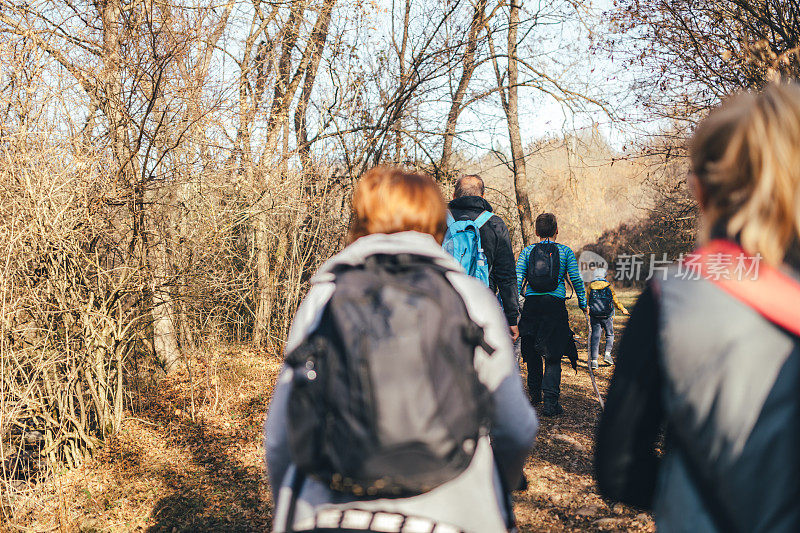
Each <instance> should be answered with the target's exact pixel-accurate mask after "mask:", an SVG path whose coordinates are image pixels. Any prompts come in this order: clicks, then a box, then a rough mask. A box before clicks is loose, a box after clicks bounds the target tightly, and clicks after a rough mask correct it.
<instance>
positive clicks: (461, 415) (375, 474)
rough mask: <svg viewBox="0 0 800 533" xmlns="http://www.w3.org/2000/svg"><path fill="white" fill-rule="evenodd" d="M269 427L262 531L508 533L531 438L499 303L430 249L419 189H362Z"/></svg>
mask: <svg viewBox="0 0 800 533" xmlns="http://www.w3.org/2000/svg"><path fill="white" fill-rule="evenodd" d="M352 210H353V212H352V218H351V221H352V222H351V228H350V244H349V246H347V247H346V248H345V249H344V250H343V251H342V252H340V253H339V254H337V255H336V256H334V257H333V258H331V259H330V260H329V261H327V262H326V263H325V264H324V265H323V266H322V267H321V268H320V269H319V271H318V272H317V273H316V275H315V276H314V277H313V278H312V280H311V283H312V286H311V289H310V290H309V292H308V294H307V296H306V297H305V299H304V300H303V302H302V303H301V305H300V307H299V308H298V310H297V314H296V315H295V319H294V322H293V324H292V328H291V332H290V334H289V339H288V341H287V344H286V360H285V364H284V369H283V371H282V372H281V374H280V377H279V379H278V383H277V385H276V390H275V394H274V396H273V398H272V401H271V403H270V408H269V415H268V417H267V421H266V424H265V439H264V441H265V452H266V463H267V466H268V471H269V479H270V485H271V487H272V495H273V500H274V501H275V502H276V511H275V518H274V531H320V532H322V531H340V532H341V531H387V532H388V531H396V532H398V533H399V532H401V531H428V532H430V531H442V532H444V531H450V532H456V531H464V532H494V531H507V530H508V529H510V528H511V527H513V513H512V512H511V506H510V498H509V489H510V488H515V487H516V486H517V485H518V483H519V481H520V476H521V473H522V465H523V463H524V462H525V459H526V458H527V456H528V452H529V450H530V448H531V446H532V445H533V440H534V438H535V435H536V430H537V421H536V416H535V413H534V411H533V409H532V408H531V406H530V404H529V403H528V401H527V400H526V397H525V393H524V391H523V388H522V383H521V380H520V377H519V372H518V369H517V366H516V359H515V357H514V351H513V348H512V345H511V341H510V338H509V335H508V326H507V324H506V320H505V318H504V316H503V314H502V311H501V309H500V307H499V305H498V302H497V298H495V296H494V295H493V294H492V293H491V292H490V291H489V290H488V289H487V288H486V287H485V286H484V285H483V284H482V283H480V282H479V281H477V280H476V279H474V278H471V277H469V276H468V275H467V274H466V273H465V272H464V271H463V270H462V269H461V267H460V265H459V264H458V263H457V262H456V261H455V260H454V259H453V258H452V257H451V256H450V255H448V254H447V253H446V252H445V251H444V250H443V249H442V247H441V242H442V239H443V237H444V232H445V227H446V224H445V217H446V211H445V203H444V200H443V199H442V195H441V192H440V191H439V188H438V187H437V185H436V184H435V183H434V182H433V180H432V179H431V178H430V177H428V176H425V175H422V174H415V173H408V172H404V171H403V170H400V169H396V168H386V167H378V168H374V169H372V170H370V171H369V172H367V173H366V174H365V175H364V176H363V177H362V178H361V180H360V181H359V183H358V185H357V187H356V189H355V192H354V194H353V201H352Z"/></svg>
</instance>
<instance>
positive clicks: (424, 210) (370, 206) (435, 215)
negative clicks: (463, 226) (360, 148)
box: [350, 167, 447, 244]
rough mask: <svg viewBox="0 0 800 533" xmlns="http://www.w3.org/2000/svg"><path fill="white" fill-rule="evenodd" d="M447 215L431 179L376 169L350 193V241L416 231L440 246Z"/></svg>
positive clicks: (390, 168)
mask: <svg viewBox="0 0 800 533" xmlns="http://www.w3.org/2000/svg"><path fill="white" fill-rule="evenodd" d="M446 216H447V215H446V208H445V203H444V198H443V197H442V192H441V191H440V190H439V187H438V186H437V185H436V183H435V182H434V181H433V179H432V178H431V177H430V176H427V175H425V174H417V173H411V172H405V171H404V170H402V169H399V168H394V167H375V168H373V169H371V170H368V171H367V172H366V173H364V175H363V176H362V177H361V179H360V180H359V182H358V185H356V189H355V191H354V192H353V217H352V223H351V225H350V242H353V241H355V240H356V239H358V238H360V237H363V236H364V235H370V234H372V233H397V232H400V231H419V232H421V233H428V234H430V235H433V237H434V238H435V239H436V241H437V242H439V243H440V244H441V242H442V240H443V239H444V232H445V229H446Z"/></svg>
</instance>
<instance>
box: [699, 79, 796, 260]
mask: <svg viewBox="0 0 800 533" xmlns="http://www.w3.org/2000/svg"><path fill="white" fill-rule="evenodd" d="M689 156H690V158H691V165H692V172H693V173H694V174H695V176H696V177H697V180H698V182H699V183H700V185H701V186H702V189H703V193H704V194H703V196H704V198H703V200H704V205H703V209H704V223H705V228H704V234H703V235H702V238H703V239H704V240H705V239H708V237H709V233H710V232H711V231H714V232H719V233H721V235H715V236H720V237H727V238H730V239H738V240H739V242H740V244H741V245H742V247H743V248H744V249H745V250H747V251H748V253H751V254H755V253H760V254H761V255H762V256H763V257H764V260H765V261H767V262H769V263H772V264H780V263H782V262H783V260H784V258H785V257H786V253H787V251H788V250H789V247H790V246H793V245H795V244H796V243H797V242H798V241H800V87H798V86H797V85H794V84H772V85H769V86H768V87H767V88H766V89H765V90H764V91H762V92H760V93H757V94H753V93H744V94H741V95H739V96H736V97H734V98H732V99H730V100H729V101H727V102H726V103H725V104H723V105H722V106H721V107H719V108H718V109H716V110H714V111H712V112H711V114H709V116H708V117H707V118H706V119H705V120H703V121H702V122H701V123H700V125H699V126H698V127H697V130H696V132H695V134H694V136H693V138H692V140H691V142H690V145H689Z"/></svg>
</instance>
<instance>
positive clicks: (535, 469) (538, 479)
mask: <svg viewBox="0 0 800 533" xmlns="http://www.w3.org/2000/svg"><path fill="white" fill-rule="evenodd" d="M620 296H621V297H622V299H623V302H624V303H625V304H626V305H629V304H631V303H632V301H633V300H634V299H635V297H636V293H635V292H632V291H621V293H620ZM569 305H570V308H571V313H572V314H573V315H574V317H575V320H576V326H577V325H579V324H581V322H580V321H579V316H578V314H577V313H578V310H577V308H575V299H574V298H573V299H572V300H571V301H570V304H569ZM624 323H625V317H618V319H617V320H616V329H617V330H619V329H620V328H621V327H622V325H623V324H624ZM576 331H577V332H579V334H580V335H581V337H582V342H581V345H584V346H585V337H586V331H585V329H584V330H579V329H577V327H576ZM581 357H582V361H581V365H580V367H579V373H578V374H577V375H575V373H574V372H572V370H571V369H570V368H569V366H568V365H567V364H565V365H564V372H563V378H562V399H563V405H564V408H565V410H566V414H565V415H564V416H563V417H561V418H559V419H556V420H551V419H543V420H542V426H541V430H540V433H539V437H538V440H537V446H536V449H535V451H534V453H533V455H532V457H531V459H530V461H529V462H528V464H527V466H526V467H525V473H526V475H527V477H528V479H529V481H530V484H529V487H528V489H527V491H526V492H518V493H515V504H516V505H515V508H516V513H517V518H518V521H519V525H520V530H521V531H523V532H534V531H587V530H604V529H605V530H609V529H610V530H626V531H653V529H654V527H653V523H652V521H651V519H650V518H649V516H647V515H643V514H638V513H637V512H636V511H634V510H631V509H628V508H626V507H623V506H621V505H616V506H612V507H609V505H607V504H606V503H605V502H604V501H603V500H602V499H601V498H600V496H599V495H598V494H597V491H596V488H595V485H594V481H593V479H592V450H593V434H594V429H595V426H596V423H597V420H598V416H599V407H598V405H597V400H596V399H594V393H593V391H592V388H591V383H590V381H589V377H588V374H587V372H586V368H585V350H581ZM279 368H280V359H279V358H278V357H276V356H274V355H269V354H264V353H258V352H254V351H252V350H251V349H248V348H245V347H238V346H228V347H222V348H219V349H217V350H214V351H213V352H212V353H210V354H209V355H208V356H207V357H204V358H197V360H195V361H194V363H193V366H192V369H191V370H192V371H191V373H189V372H182V373H181V374H180V375H179V376H177V377H175V378H165V379H164V380H163V381H160V382H159V383H158V384H156V385H151V386H150V387H149V388H145V389H144V392H143V393H142V395H143V398H144V399H143V401H141V402H139V404H138V407H137V412H136V413H135V415H131V416H130V417H129V418H127V419H126V420H125V422H124V423H123V428H122V430H121V431H120V432H119V433H118V434H117V435H115V436H114V437H113V438H112V439H111V440H110V441H109V442H108V444H107V445H106V446H105V447H104V449H103V450H102V452H101V453H100V454H99V455H98V456H97V457H96V458H95V459H93V460H92V461H91V462H89V463H87V464H86V465H84V466H83V467H81V468H80V469H76V470H72V471H63V472H59V473H56V475H54V476H53V477H52V479H51V480H49V481H48V482H46V483H41V484H39V485H38V486H36V487H24V486H18V487H17V488H16V489H15V500H14V505H13V508H14V510H15V516H14V518H13V520H12V523H10V524H8V525H7V527H8V529H9V530H10V531H37V532H38V531H85V532H89V531H98V532H99V531H104V532H106V531H107V532H123V531H125V532H127V531H148V532H161V531H165V532H173V531H175V532H178V531H231V532H233V531H237V532H239V531H240V532H247V531H266V530H268V529H269V527H270V520H271V511H272V502H271V501H270V497H269V494H268V488H267V482H266V476H265V474H264V467H263V447H262V442H261V440H262V434H261V430H262V423H263V419H264V415H265V413H266V410H267V406H268V403H269V398H270V396H271V393H272V385H273V383H274V380H275V378H276V377H277V374H278V371H279ZM612 372H613V367H606V368H603V367H601V368H600V370H599V371H598V378H599V385H600V387H601V389H602V390H605V388H606V387H607V385H608V379H609V378H610V377H611V374H612ZM190 375H191V376H193V379H192V380H190V379H189V376H190ZM193 404H194V408H193V407H192V405H193Z"/></svg>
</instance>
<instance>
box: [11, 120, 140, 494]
mask: <svg viewBox="0 0 800 533" xmlns="http://www.w3.org/2000/svg"><path fill="white" fill-rule="evenodd" d="M0 160H2V161H3V163H2V165H0V206H2V208H0V209H2V211H0V218H1V219H2V223H1V224H0V250H2V256H3V257H4V258H5V260H4V264H3V265H2V276H1V278H2V281H0V298H1V299H2V300H0V302H1V306H0V372H1V375H0V388H2V391H1V394H0V402H2V406H0V413H2V422H1V423H0V431H1V432H2V433H0V436H2V446H0V454H2V469H3V470H2V475H3V478H4V479H9V478H12V479H13V478H23V479H24V478H29V477H30V476H31V475H32V474H34V473H35V472H36V471H37V470H40V469H41V467H42V466H43V462H44V461H45V460H48V461H50V462H51V463H61V462H63V463H65V464H67V465H69V466H77V465H79V464H80V463H82V462H83V461H84V459H85V458H86V457H87V456H89V455H91V454H92V453H93V451H94V450H96V449H97V447H98V445H99V443H100V441H101V440H102V439H104V438H105V437H106V436H108V435H110V434H111V433H113V432H115V431H117V430H118V429H119V427H120V425H121V422H122V417H123V408H124V405H125V375H124V374H125V372H124V368H125V366H126V364H127V363H128V360H129V359H130V358H131V356H132V354H133V352H134V350H135V348H136V345H137V339H138V335H137V334H138V333H139V332H140V330H141V326H142V325H143V317H142V316H141V314H140V312H139V309H140V308H139V307H138V306H137V305H136V303H137V298H138V296H137V295H138V294H140V292H141V291H139V290H138V289H139V287H140V286H141V285H142V283H144V281H145V280H143V279H142V277H141V275H140V270H139V269H138V268H137V265H135V264H131V262H130V261H129V260H127V259H126V258H128V257H129V255H130V254H128V253H127V251H126V250H125V248H124V247H125V243H124V242H122V241H119V240H117V239H116V238H115V233H114V231H113V228H114V225H115V224H116V223H118V222H119V220H115V219H114V218H113V217H109V216H108V212H107V210H106V209H105V208H104V207H103V204H102V202H103V201H104V200H103V199H104V198H107V195H109V194H111V195H113V193H114V191H113V187H108V188H104V186H103V181H102V178H101V177H102V175H103V174H102V173H103V159H102V157H100V156H99V155H92V154H83V158H82V159H81V161H82V163H81V164H75V154H74V152H73V147H71V146H69V145H65V146H61V147H59V146H54V145H51V144H47V143H45V142H38V136H36V135H31V134H28V135H26V136H25V137H24V138H5V139H2V140H0Z"/></svg>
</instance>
